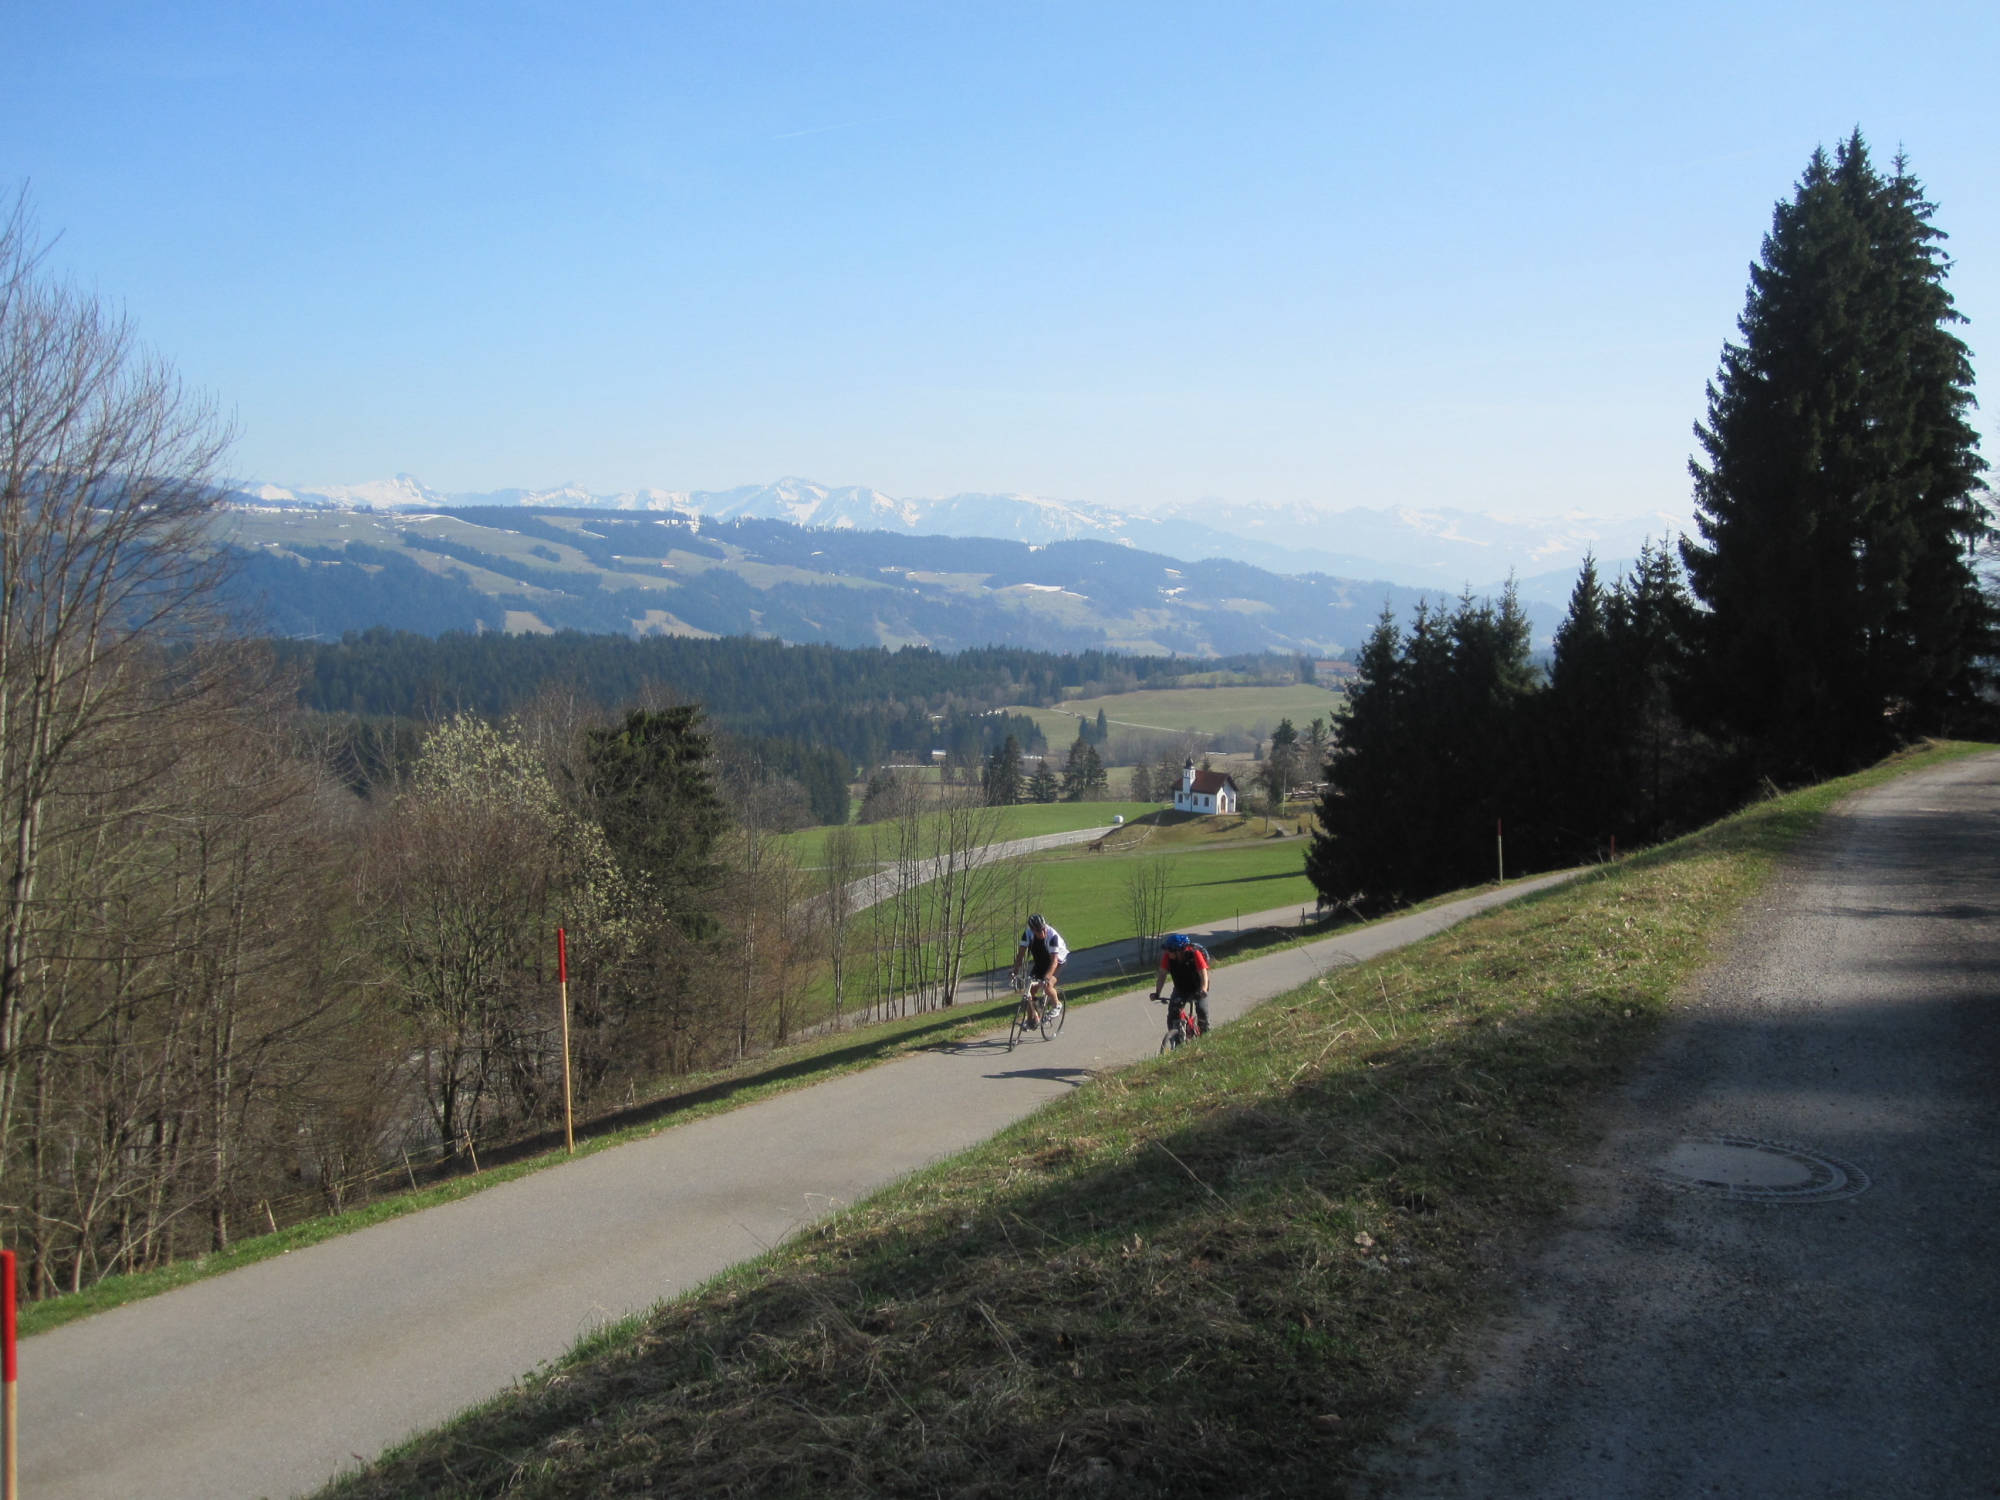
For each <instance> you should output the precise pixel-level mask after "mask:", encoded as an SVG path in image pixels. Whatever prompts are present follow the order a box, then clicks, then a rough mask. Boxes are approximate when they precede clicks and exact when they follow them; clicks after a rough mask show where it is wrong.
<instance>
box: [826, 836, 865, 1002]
mask: <svg viewBox="0 0 2000 1500" xmlns="http://www.w3.org/2000/svg"><path fill="white" fill-rule="evenodd" d="M821 860H822V864H821V867H820V890H821V893H822V894H821V898H820V899H821V917H822V921H823V922H824V924H825V928H826V948H827V959H828V961H829V963H830V964H831V965H832V969H833V974H832V978H833V1020H834V1024H835V1025H836V1026H838V1025H839V1024H840V1023H841V1020H842V1018H843V1015H844V1013H845V1010H846V1001H847V978H848V973H847V971H848V957H849V953H848V948H849V944H850V943H851V942H852V940H853V934H852V931H851V929H852V927H853V924H854V915H855V912H854V882H855V881H857V880H859V879H860V878H861V873H862V870H861V865H862V860H861V841H860V839H859V838H857V837H856V836H855V832H854V830H853V829H852V828H845V827H842V828H834V829H830V830H828V832H827V835H826V844H825V847H824V852H823V853H822V855H821Z"/></svg>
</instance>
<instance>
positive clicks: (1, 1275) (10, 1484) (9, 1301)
mask: <svg viewBox="0 0 2000 1500" xmlns="http://www.w3.org/2000/svg"><path fill="white" fill-rule="evenodd" d="M0 1282H4V1285H0V1376H4V1377H5V1379H6V1383H7V1394H6V1398H5V1401H4V1404H0V1447H4V1448H5V1449H6V1452H5V1453H4V1454H0V1463H3V1464H4V1475H0V1477H4V1480H5V1484H6V1489H5V1490H4V1492H0V1493H4V1494H5V1497H6V1500H17V1497H18V1496H19V1495H20V1493H21V1476H20V1464H19V1461H18V1459H17V1457H16V1454H17V1453H18V1452H19V1444H18V1443H17V1442H16V1441H15V1438H16V1434H17V1432H18V1430H19V1429H18V1426H17V1421H18V1417H19V1412H20V1408H19V1407H18V1406H17V1405H16V1403H15V1399H14V1377H15V1374H16V1373H17V1372H16V1369H15V1366H14V1252H13V1251H12V1250H0Z"/></svg>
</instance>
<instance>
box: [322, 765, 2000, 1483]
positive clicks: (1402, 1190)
mask: <svg viewBox="0 0 2000 1500" xmlns="http://www.w3.org/2000/svg"><path fill="white" fill-rule="evenodd" d="M1975 748H1985V747H1963V746H1947V747H1939V748H1936V749H1933V750H1931V751H1929V752H1926V753H1923V754H1918V755H1914V756H1906V757H1902V758H1900V759H1899V760H1898V761H1897V762H1895V763H1893V764H1889V765H1885V766H1884V767H1882V768H1878V769H1877V770H1876V771H1874V772H1870V773H1867V774H1865V775H1863V776H1861V777H1854V778H1848V779H1846V780H1844V781H1841V782H1835V783H1831V784H1829V785H1827V786H1824V787H1819V788H1814V789H1811V790H1809V791H1806V792H1801V793H1797V794H1794V795H1791V796H1787V797H1783V798H1779V799H1774V800H1773V801H1770V802H1767V803H1764V804H1761V805H1759V806H1757V807H1754V808H1752V809H1749V810H1748V811H1746V812H1744V813H1742V814H1739V815H1738V816H1736V817H1733V818H1730V819H1728V820H1726V821H1724V822H1722V823H1720V824H1717V825H1716V826H1714V827H1713V828H1710V829H1708V830H1705V831H1703V832H1702V833H1700V834H1697V835H1693V836H1691V837H1689V838H1686V839H1683V840H1680V841H1678V842H1676V843H1674V844H1671V845H1668V846H1665V847H1662V848H1660V849H1657V850H1653V851H1649V852H1647V853H1645V854H1643V855H1640V856H1637V857H1635V858H1632V859H1630V860H1628V861H1626V862H1624V863H1622V864H1620V865H1617V866H1615V867H1607V868H1606V869H1605V870H1604V871H1602V872H1600V873H1598V874H1594V875H1591V876H1588V877H1586V878H1584V879H1583V880H1580V881H1578V882H1577V883H1575V884H1573V885H1571V886H1569V887H1566V888H1562V889H1558V890H1554V891H1550V892H1545V893H1541V894H1538V895H1535V896H1531V897H1528V898H1526V899H1524V900H1523V901H1521V902H1520V903H1519V904H1518V905H1514V906H1509V907H1506V908H1503V909H1500V910H1498V911H1495V912H1493V913H1489V914H1487V915H1485V916H1482V917H1478V918H1475V919H1472V920H1470V921H1468V922H1466V923H1464V924H1463V925H1461V926H1460V927H1458V928H1455V929H1453V930H1452V931H1451V932H1449V933H1446V934H1444V935H1442V936H1440V937H1438V938H1435V939H1432V940H1431V941H1429V942H1427V943H1423V944H1420V945H1418V946H1416V947H1413V948H1410V949H1406V950H1403V951H1402V952H1399V953H1396V954H1392V955H1388V956H1386V957H1384V958H1382V959H1378V960H1375V961H1373V962H1371V963H1368V964H1364V965H1358V966H1355V967H1352V968H1346V969H1341V970H1338V971H1335V972H1334V973H1331V974H1329V975H1327V976H1325V977H1323V978H1322V979H1320V980H1318V981H1316V982H1315V983H1313V984H1312V985H1309V986H1306V987H1304V988H1302V989H1301V990H1299V991H1296V992H1294V993H1293V994H1291V995H1289V996H1287V997H1284V998H1283V999H1281V1000H1278V1001H1274V1002H1272V1003H1270V1004H1268V1005H1266V1006H1264V1007H1262V1008H1261V1009H1259V1010H1258V1011H1256V1012H1253V1013H1252V1014H1251V1015H1250V1016H1248V1017H1246V1018H1244V1019H1243V1020H1242V1021H1239V1022H1238V1023H1236V1024H1235V1025H1233V1026H1231V1027H1228V1028H1226V1029H1224V1030H1222V1031H1220V1032H1218V1033H1217V1034H1216V1035H1215V1036H1214V1037H1212V1038H1210V1039H1208V1040H1206V1041H1204V1042H1203V1043H1202V1044H1201V1045H1200V1046H1199V1047H1197V1048H1196V1049H1195V1050H1194V1051H1193V1052H1192V1053H1191V1054H1189V1053H1183V1054H1180V1055H1177V1056H1176V1057H1173V1058H1170V1059H1166V1060H1164V1061H1162V1062H1158V1063H1152V1064H1143V1065H1140V1066H1138V1067H1135V1068H1132V1069H1129V1070H1126V1071H1124V1072H1121V1073H1117V1074H1113V1075H1109V1076H1106V1077H1104V1078H1101V1079H1099V1080H1098V1081H1096V1082H1095V1083H1094V1084H1092V1085H1091V1086H1089V1087H1087V1088H1085V1089H1082V1090H1079V1091H1078V1092H1077V1093H1076V1094H1073V1095H1070V1096H1067V1097H1065V1098H1064V1099H1062V1100H1060V1101H1058V1102H1057V1103H1055V1104H1053V1105H1051V1106H1050V1107H1048V1108H1046V1109H1044V1110H1042V1111H1040V1112H1038V1113H1036V1114H1035V1115H1033V1116H1031V1117H1030V1118H1028V1119H1027V1120H1025V1121H1023V1122H1021V1123H1020V1124H1018V1125H1016V1126H1014V1127H1012V1128H1010V1129H1009V1130H1007V1131H1005V1132H1003V1133H1002V1134H1001V1135H1000V1136H998V1137H996V1138H995V1139H994V1140H993V1141H992V1142H990V1143H988V1144H987V1145H985V1146H983V1147H981V1148H979V1149H976V1150H974V1151H972V1152H969V1153H966V1154H965V1155H963V1156H960V1157H958V1158H955V1159H953V1160H951V1161H948V1162H945V1163H942V1164H940V1165H938V1166H937V1167H935V1168H932V1169H930V1170H928V1171H925V1172H922V1173H919V1174H917V1175H916V1176H914V1177H912V1178H909V1179H907V1180H906V1181H904V1182H902V1183H900V1184H898V1185H897V1186H895V1187H893V1188H891V1189H889V1190H887V1191H885V1192H883V1193H880V1194H878V1195H876V1196H875V1197H873V1198H871V1199H869V1200H867V1201H866V1202H864V1203H862V1204H859V1205H857V1206H856V1207H855V1208H853V1209H851V1210H849V1211H847V1212H844V1213H842V1214H840V1215H838V1216H836V1217H834V1218H832V1219H830V1220H828V1221H826V1222H825V1223H824V1224H823V1225H821V1226H819V1227H818V1228H817V1229H815V1230H813V1231H810V1232H808V1233H807V1234H805V1235H804V1236H802V1237H801V1238H799V1239H798V1240H795V1241H794V1242H792V1243H791V1244H789V1245H786V1246H783V1247H780V1248H779V1249H778V1250H777V1251H775V1252H773V1253H772V1254H770V1255H767V1256H765V1257H763V1258H761V1259H760V1260H758V1261H755V1262H753V1263H750V1264H748V1265H746V1266H744V1267H741V1268H739V1269H737V1270H736V1271H734V1272H731V1273H729V1274H728V1275H725V1276H724V1277H722V1278H719V1279H718V1280H717V1281H716V1282H715V1283H713V1284H712V1285H710V1286H709V1287H707V1288H705V1289H703V1290H702V1291H700V1292H698V1293H696V1294H694V1295H692V1296H690V1297H688V1298H685V1299H682V1300H680V1301H678V1302H675V1303H673V1304H671V1305H668V1306H666V1307H664V1308H662V1309H659V1310H658V1311H656V1312H655V1313H653V1314H652V1315H650V1316H648V1317H646V1318H643V1319H636V1320H633V1321H632V1322H630V1323H628V1324H626V1325H624V1326H622V1327H620V1328H618V1329H614V1330H610V1331H608V1332H606V1333H604V1334H601V1335H599V1336H597V1337H595V1338H593V1339H591V1340H589V1341H587V1343H586V1344H585V1345H583V1346H580V1348H579V1349H578V1351H577V1352H575V1353H574V1354H573V1355H572V1356H570V1357H569V1358H568V1359H567V1360H565V1361H563V1362H561V1363H559V1364H558V1365H556V1366H555V1367H553V1368H551V1369H549V1370H547V1371H545V1372H544V1373H542V1374H541V1375H539V1376H538V1377H536V1378H535V1379H533V1380H532V1381H529V1382H527V1383H525V1384H524V1385H523V1386H522V1387H520V1388H518V1389H516V1390H514V1391H512V1392H509V1393H508V1394H506V1395H505V1396H503V1397H501V1398H499V1399H497V1400H496V1401H494V1402H492V1403H489V1404H488V1405H487V1406H485V1407H483V1408H481V1409H479V1410H477V1411H475V1412H473V1413H470V1414H468V1415H467V1416H466V1417H464V1418H462V1419H460V1420H459V1421H458V1422H456V1423H454V1424H452V1425H450V1426H449V1427H447V1428H445V1429H443V1430H441V1431H440V1432H438V1433H435V1434H432V1435H430V1436H426V1437H423V1438H420V1439H418V1440H416V1441H414V1442H412V1443H410V1444H407V1445H405V1446H404V1447H403V1448H401V1449H400V1450H399V1451H397V1452H396V1453H394V1454H392V1455H391V1456H390V1457H389V1458H388V1459H386V1460H385V1461H384V1462H383V1463H381V1464H380V1465H378V1466H377V1467H375V1468H374V1469H372V1470H370V1471H368V1472H366V1473H364V1474H361V1475H357V1476H354V1477H351V1478H349V1479H347V1480H345V1481H343V1482H341V1483H339V1484H337V1485H335V1486H334V1487H332V1488H331V1489H330V1490H329V1491H327V1492H326V1493H327V1494H328V1495H330V1496H336V1497H340V1500H382V1497H388V1496H468V1497H469V1496H497V1495H503V1494H504V1495H509V1496H523V1497H533V1496H557V1495H576V1494H593V1495H596V1494H602V1495H638V1494H666V1493H671V1494H715V1495H721V1494H748V1493H756V1494H770V1495H793V1494H797V1495H807V1494H811V1495H825V1494H835V1493H837V1494H853V1495H863V1494H868V1495H873V1494H910V1495H917V1494H923V1495H930V1494H953V1495H972V1496H999V1495H1014V1494H1018V1493H1022V1492H1026V1491H1029V1490H1034V1491H1041V1492H1061V1491H1068V1490H1072V1489H1074V1490H1081V1491H1086V1492H1088V1493H1090V1494H1093V1495H1124V1494H1133V1495H1139V1494H1143V1495H1209V1494H1218V1493H1227V1494H1252V1493H1254V1494H1274V1495H1278V1494H1302V1495H1303V1494H1311V1495H1319V1494H1324V1493H1327V1492H1328V1491H1329V1490H1330V1489H1331V1488H1333V1487H1335V1486H1336V1484H1337V1482H1338V1477H1339V1475H1340V1474H1341V1473H1342V1472H1343V1471H1344V1470H1346V1469H1347V1468H1348V1467H1349V1466H1350V1465H1351V1464H1352V1463H1353V1462H1354V1461H1355V1459H1356V1457H1357V1455H1358V1454H1359V1453H1360V1451H1361V1450H1363V1449H1364V1448H1366V1447H1367V1446H1368V1445H1369V1444H1371V1443H1372V1442H1374V1441H1375V1440H1377V1439H1378V1438H1379V1437H1380V1436H1382V1435H1383V1433H1384V1432H1385V1430H1386V1429H1387V1427H1388V1425H1389V1424H1390V1423H1391V1422H1392V1421H1393V1420H1394V1418H1395V1416H1396V1414H1397V1413H1398V1412H1399V1411H1400V1409H1401V1408H1402V1405H1403V1403H1404V1401H1405V1400H1406V1398H1407V1396H1408V1393H1409V1392H1410V1390H1411V1389H1412V1388H1413V1386H1414V1384H1415V1382H1416V1381H1417V1380H1418V1379H1419V1378H1420V1376H1421V1374H1422V1373H1423V1371H1424V1370H1425V1369H1426V1367H1427V1366H1428V1364H1429V1363H1430V1361H1431V1360H1432V1359H1433V1358H1434V1357H1435V1355H1436V1353H1437V1352H1438V1351H1439V1350H1440V1349H1441V1348H1442V1347H1443V1346H1444V1345H1445V1344H1446V1342H1447V1341H1448V1340H1449V1339H1450V1338H1451V1336H1452V1335H1453V1333H1454V1331H1455V1330H1457V1329H1459V1328H1461V1327H1462V1326H1464V1325H1465V1324H1466V1323H1467V1321H1468V1320H1470V1319H1472V1318H1474V1317H1476V1316H1477V1315H1478V1314H1479V1313H1480V1311H1481V1310H1482V1307H1483V1305H1484V1302H1485V1299H1486V1298H1487V1296H1488V1295H1489V1294H1490V1290H1491V1287H1490V1283H1489V1281H1488V1280H1487V1279H1486V1277H1485V1276H1484V1274H1483V1272H1482V1267H1483V1266H1484V1265H1486V1264H1487V1263H1489V1262H1490V1259H1491V1247H1493V1246H1494V1245H1496V1244H1504V1243H1506V1242H1508V1241H1509V1240H1510V1239H1512V1238H1513V1237H1514V1236H1516V1235H1517V1234H1519V1233H1520V1232H1521V1231H1522V1229H1523V1226H1532V1225H1533V1224H1535V1223H1537V1222H1539V1221H1541V1220H1543V1219H1544V1218H1545V1216H1547V1215H1548V1214H1549V1213H1550V1212H1551V1211H1552V1210H1553V1209H1554V1208H1555V1207H1556V1206H1558V1204H1559V1203H1560V1202H1561V1200H1562V1197H1563V1191H1564V1189H1563V1186H1562V1179H1561V1176H1560V1173H1559V1170H1558V1165H1557V1164H1558V1163H1559V1161H1560V1160H1561V1159H1562V1156H1563V1155H1564V1153H1565V1152H1566V1151H1567V1150H1568V1149H1570V1148H1571V1147H1573V1145H1574V1143H1575V1142H1576V1140H1577V1139H1578V1138H1579V1136H1580V1135H1581V1134H1582V1133H1583V1132H1584V1131H1585V1130H1586V1129H1587V1127H1588V1121H1589V1118H1590V1109H1591V1106H1592V1105H1593V1104H1594V1103H1595V1101H1597V1100H1598V1099H1599V1098H1601V1097H1602V1093H1603V1091H1604V1089H1605V1088H1606V1087H1607V1086H1608V1084H1609V1083H1610V1082H1611V1081H1612V1080H1613V1078H1614V1077H1615V1076H1616V1075H1617V1074H1618V1073H1619V1071H1620V1070H1621V1069H1622V1068H1623V1067H1624V1065H1625V1064H1626V1063H1627V1062H1628V1061H1629V1060H1631V1059H1632V1058H1633V1057H1634V1056H1635V1055H1636V1054H1637V1053H1639V1052H1640V1051H1641V1050H1642V1049H1643V1048H1644V1047H1645V1046H1646V1045H1647V1044H1648V1042H1649V1041H1650V1040H1651V1039H1652V1037H1653V1036H1654V1034H1655V1031H1656V1028H1657V1026H1658V1025H1659V1023H1660V1021H1661V1019H1662V1018H1663V1016H1664V1015H1665V1014H1666V1012H1667V1010H1668V1008H1669V1006H1670V1004H1671V1002H1672V1000H1673V997H1674V996H1675V995H1676V994H1677V993H1678V992H1680V991H1681V990H1682V988H1683V987H1684V986H1685V985H1686V984H1687V982H1688V981H1689V979H1690V978H1691V977H1692V975H1693V974H1694V972H1695V971H1696V969H1697V968H1698V967H1699V966H1700V965H1701V964H1703V963H1704V962H1705V961H1706V959H1707V957H1708V955H1709V953H1710V951H1711V948H1712V945H1713V943H1714V941H1715V940H1716V939H1717V938H1718V937H1719V936H1720V935H1721V934H1722V933H1723V932H1724V931H1725V930H1726V929H1727V927H1728V925H1729V923H1730V920H1731V918H1732V917H1733V915H1734V914H1735V913H1736V912H1737V911H1738V910H1739V909H1740V907H1741V906H1742V904H1743V902H1744V901H1745V900H1746V899H1747V898H1748V897H1749V896H1751V895H1752V894H1753V893H1755V892H1756V891H1757V890H1758V889H1759V888H1760V887H1761V886H1762V885H1763V884H1764V882H1765V881H1766V879H1767V877H1768V875H1769V872H1770V871H1771V869H1772V867H1773V864H1774V862H1775V861H1776V859H1777V858H1778V857H1779V856H1780V855H1781V854H1783V853H1784V852H1785V851H1786V850H1787V849H1789V848H1790V847H1792V845H1793V844H1794V843H1795V842H1796V840H1797V839H1798V838H1799V837H1800V836H1801V835H1803V834H1804V833H1806V832H1808V831H1809V830H1810V829H1811V828H1812V827H1813V826H1814V825H1815V824H1816V822H1817V821H1818V819H1819V817H1820V816H1821V814H1822V813H1823V812H1824V811H1825V810H1826V808H1827V807H1829V806H1830V805H1831V804H1832V803H1833V801H1834V800H1835V799H1836V798H1838V797H1839V796H1841V795H1844V794H1846V793H1848V792H1851V791H1854V790H1857V789H1859V788H1860V787H1863V786H1866V785H1869V784H1871V783H1872V782H1875V781H1879V780H1883V779H1886V778H1887V777H1889V776H1891V775H1894V774H1897V773H1899V772H1901V771H1904V770H1908V769H1915V768H1919V767H1923V766H1927V765H1931V764H1936V763H1938V762H1939V761H1941V760H1943V759H1946V758H1949V757H1951V756H1954V755H1960V754H1965V753H1970V751H1971V750H1972V749H1975Z"/></svg>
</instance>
